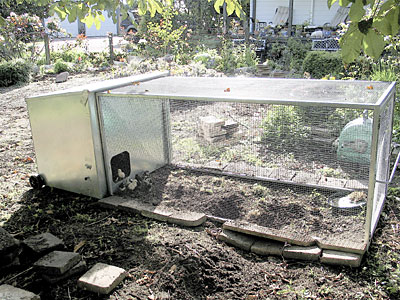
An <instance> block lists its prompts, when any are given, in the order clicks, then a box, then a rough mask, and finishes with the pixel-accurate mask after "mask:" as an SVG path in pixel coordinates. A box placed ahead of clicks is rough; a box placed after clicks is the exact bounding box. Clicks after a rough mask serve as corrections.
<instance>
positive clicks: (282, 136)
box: [261, 105, 310, 148]
mask: <svg viewBox="0 0 400 300" xmlns="http://www.w3.org/2000/svg"><path fill="white" fill-rule="evenodd" d="M261 127H262V129H263V135H262V140H263V142H265V143H270V142H271V144H274V146H276V147H277V148H280V147H282V146H283V147H293V146H295V145H297V144H298V143H299V142H300V141H302V140H304V139H305V138H307V136H308V135H309V132H310V129H309V128H308V127H306V126H304V123H303V120H302V119H301V116H300V115H299V114H298V112H297V110H296V109H295V107H294V106H285V105H278V106H274V107H273V108H272V109H270V110H269V111H268V112H267V115H266V117H265V119H264V120H263V122H262V125H261Z"/></svg>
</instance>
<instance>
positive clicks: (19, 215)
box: [0, 75, 400, 300]
mask: <svg viewBox="0 0 400 300" xmlns="http://www.w3.org/2000/svg"><path fill="white" fill-rule="evenodd" d="M97 76H98V75H96V76H92V75H89V76H88V75H81V76H78V77H74V78H72V79H71V80H69V81H68V82H66V83H64V84H60V85H56V84H55V83H54V81H53V80H54V79H52V78H50V79H46V80H44V81H41V82H35V83H32V84H29V85H26V86H23V87H14V88H8V89H1V90H0V93H1V96H0V109H1V114H0V209H1V211H0V217H1V221H2V224H3V227H4V228H5V229H6V230H8V231H9V232H11V233H12V234H14V235H15V237H16V238H18V239H23V238H26V237H28V236H30V235H33V234H36V233H43V232H47V231H49V232H51V233H52V234H54V235H56V236H58V237H59V238H61V239H63V240H64V242H65V244H66V246H67V249H68V250H70V251H73V249H74V247H75V246H76V245H78V244H79V243H81V242H83V243H84V246H83V247H81V248H80V249H79V250H78V251H79V253H80V254H81V255H82V256H83V257H84V259H85V260H86V261H87V263H88V265H89V267H91V266H93V265H94V264H95V263H97V262H104V263H110V264H113V265H116V266H119V267H122V268H125V269H126V270H128V271H129V274H130V276H129V278H127V279H126V280H125V281H124V282H123V284H121V285H119V286H118V287H117V288H116V289H115V290H114V291H113V292H112V294H111V295H109V296H104V297H102V296H98V295H94V294H92V293H89V292H85V291H82V290H80V289H78V288H77V287H76V281H77V277H73V278H70V279H68V280H66V281H63V282H60V283H58V284H55V285H49V284H47V283H45V282H44V281H43V280H42V278H41V276H40V275H39V274H38V273H37V272H35V271H33V270H30V269H29V264H27V265H22V266H20V267H19V268H16V269H8V270H2V271H0V281H1V282H5V283H9V284H13V285H15V286H17V287H20V288H24V289H28V290H30V291H32V292H35V293H38V294H40V296H41V299H44V300H47V299H48V300H50V299H51V300H54V299H75V300H77V299H93V300H94V299H122V300H128V299H143V300H145V299H372V298H374V299H398V298H399V297H400V294H399V291H398V287H399V279H398V272H399V269H398V265H399V257H400V243H399V231H398V223H399V221H398V215H399V201H398V198H397V197H398V196H400V195H397V194H392V196H391V197H390V198H389V200H388V202H387V204H386V206H385V210H384V214H383V216H382V218H381V221H380V223H379V225H378V229H377V231H376V235H375V238H374V240H373V241H372V246H371V247H370V251H369V252H368V253H367V254H366V256H365V258H364V261H363V263H362V265H361V267H360V268H358V269H349V268H344V267H331V266H326V265H321V264H319V263H302V262H299V261H285V260H283V258H279V257H260V256H257V255H254V254H251V253H246V252H243V251H241V250H238V249H235V248H233V247H230V246H227V245H225V244H223V243H220V242H218V241H217V240H216V238H215V235H216V234H217V233H218V232H219V230H220V228H219V226H218V224H214V223H211V222H207V223H205V225H204V226H202V227H199V228H195V229H188V228H182V227H178V226H174V225H168V224H165V223H161V222H155V221H152V220H149V219H145V218H142V217H140V216H136V215H129V214H127V213H124V212H115V211H107V210H104V209H100V208H98V207H97V205H96V202H97V200H96V199H92V198H89V197H84V196H80V195H76V194H73V193H67V192H64V191H60V190H57V189H50V188H44V189H42V190H40V191H33V190H31V189H30V187H29V186H28V175H30V174H32V173H35V172H36V167H35V155H34V151H33V145H32V139H31V133H30V128H29V120H28V115H27V110H26V105H25V102H24V98H25V97H27V96H31V95H34V94H39V93H43V92H47V91H51V90H58V89H60V88H62V87H68V86H71V85H76V84H82V83H84V82H90V81H94V80H99V79H102V78H99V77H97ZM219 179H220V178H219ZM212 180H214V179H212V178H211V177H210V178H208V179H206V183H207V184H209V185H210V186H211V183H212ZM225 181H229V180H227V179H225ZM159 184H162V183H159V182H157V181H155V186H156V187H158V188H159ZM232 184H234V183H232ZM250 186H251V187H252V185H250ZM178 187H179V185H175V187H174V186H172V187H171V189H170V191H169V193H170V195H171V198H172V196H173V197H174V198H175V197H179V195H180V197H181V199H184V198H185V193H186V189H187V186H186V185H182V188H178ZM212 187H213V188H214V190H216V188H217V187H218V186H216V185H215V184H214V185H213V186H212ZM156 191H157V189H156ZM235 191H237V193H236V192H235ZM249 191H250V190H249ZM278 191H279V190H278ZM278 191H277V192H276V193H277V195H279V192H278ZM272 194H273V195H274V193H272ZM197 195H198V197H199V198H203V199H205V200H207V199H209V201H210V202H211V201H212V200H211V199H212V195H211V194H210V195H208V194H207V193H206V192H198V193H197ZM241 197H243V195H242V194H241V193H240V191H238V190H232V191H229V192H228V194H227V195H226V196H225V198H226V199H228V200H227V201H228V202H229V201H232V199H233V201H232V203H237V202H235V200H234V199H239V198H241ZM219 200H221V203H219V204H218V205H215V203H214V205H211V203H210V206H209V209H210V210H214V211H213V214H223V213H224V211H225V206H224V205H225V204H224V201H222V200H223V199H222V197H220V199H219ZM163 201H164V200H163ZM193 204H194V203H193ZM238 205H239V204H238ZM287 205H289V204H287ZM292 205H294V204H292ZM303 213H307V212H304V211H303ZM278 215H279V214H278ZM233 217H234V216H233ZM278 219H279V217H278ZM278 219H277V220H278ZM278 224H279V223H278Z"/></svg>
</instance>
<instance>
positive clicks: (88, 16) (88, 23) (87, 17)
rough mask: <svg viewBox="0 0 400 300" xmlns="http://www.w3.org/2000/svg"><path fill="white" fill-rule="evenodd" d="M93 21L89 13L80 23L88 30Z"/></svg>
mask: <svg viewBox="0 0 400 300" xmlns="http://www.w3.org/2000/svg"><path fill="white" fill-rule="evenodd" d="M94 21H95V18H94V17H93V16H92V13H91V12H89V14H88V15H87V16H86V17H85V18H84V19H83V20H82V23H85V24H86V25H87V27H88V28H90V27H92V25H93V23H94Z"/></svg>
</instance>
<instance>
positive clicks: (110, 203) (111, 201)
mask: <svg viewBox="0 0 400 300" xmlns="http://www.w3.org/2000/svg"><path fill="white" fill-rule="evenodd" d="M124 202H127V200H126V199H124V198H122V197H119V196H110V197H107V198H103V199H101V200H99V201H98V202H97V203H98V204H99V205H100V206H102V207H105V208H118V206H119V205H120V204H122V203H124Z"/></svg>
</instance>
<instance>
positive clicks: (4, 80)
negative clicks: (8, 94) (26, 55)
mask: <svg viewBox="0 0 400 300" xmlns="http://www.w3.org/2000/svg"><path fill="white" fill-rule="evenodd" d="M31 69H32V66H31V64H30V63H29V62H27V61H25V60H22V59H14V60H10V61H5V62H1V63H0V87H7V86H12V85H14V84H18V83H24V82H28V81H29V75H30V72H31Z"/></svg>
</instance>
